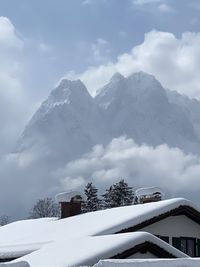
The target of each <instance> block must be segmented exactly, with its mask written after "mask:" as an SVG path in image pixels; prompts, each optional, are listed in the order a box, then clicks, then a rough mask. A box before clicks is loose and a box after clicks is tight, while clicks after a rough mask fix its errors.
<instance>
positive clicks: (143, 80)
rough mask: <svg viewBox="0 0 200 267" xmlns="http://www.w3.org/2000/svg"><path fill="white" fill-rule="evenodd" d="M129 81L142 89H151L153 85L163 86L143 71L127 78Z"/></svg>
mask: <svg viewBox="0 0 200 267" xmlns="http://www.w3.org/2000/svg"><path fill="white" fill-rule="evenodd" d="M127 80H128V81H131V82H133V83H134V84H135V85H137V86H141V87H151V85H152V84H154V85H159V86H161V84H160V83H159V82H158V80H156V78H155V77H154V76H153V75H151V74H148V73H146V72H143V71H140V72H135V73H133V74H131V75H130V76H128V77H127Z"/></svg>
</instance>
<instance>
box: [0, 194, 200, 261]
mask: <svg viewBox="0 0 200 267" xmlns="http://www.w3.org/2000/svg"><path fill="white" fill-rule="evenodd" d="M183 205H186V206H190V207H193V208H194V209H196V210H198V211H200V209H199V208H197V207H196V206H195V205H194V204H193V203H192V202H191V201H189V200H186V199H183V198H174V199H169V200H163V201H159V202H154V203H147V204H140V205H132V206H125V207H119V208H113V209H107V210H102V211H96V212H90V213H86V214H80V215H77V216H73V217H69V218H66V219H56V218H45V219H35V220H24V221H18V222H14V223H10V224H8V225H6V226H3V227H0V255H1V257H4V255H5V257H4V258H6V257H7V255H8V254H9V255H11V253H16V252H17V253H18V255H20V254H21V255H24V254H26V251H27V248H28V250H32V251H34V250H35V249H37V248H39V247H43V246H44V244H46V243H50V242H55V241H56V242H66V241H70V242H71V241H72V240H78V239H81V238H84V237H89V236H97V235H107V234H113V233H116V232H118V231H120V230H122V229H126V228H128V227H131V226H135V225H137V224H139V223H142V222H144V221H146V220H148V219H151V218H153V217H155V216H158V215H160V214H163V213H165V212H168V211H170V210H173V209H175V208H177V207H179V206H183ZM26 244H27V246H26ZM16 247H18V248H17V250H16Z"/></svg>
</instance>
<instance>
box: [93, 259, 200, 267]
mask: <svg viewBox="0 0 200 267" xmlns="http://www.w3.org/2000/svg"><path fill="white" fill-rule="evenodd" d="M138 266H140V267H199V266H200V258H196V259H194V258H190V259H189V258H188V259H136V260H134V259H131V260H101V261H99V262H98V263H97V264H95V265H94V267H138Z"/></svg>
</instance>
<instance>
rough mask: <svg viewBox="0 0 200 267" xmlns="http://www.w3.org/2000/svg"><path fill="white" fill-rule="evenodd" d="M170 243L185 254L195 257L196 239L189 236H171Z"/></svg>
mask: <svg viewBox="0 0 200 267" xmlns="http://www.w3.org/2000/svg"><path fill="white" fill-rule="evenodd" d="M172 245H173V246H174V247H175V248H177V249H179V250H181V251H182V252H184V253H185V254H187V255H189V256H190V257H195V256H196V255H197V253H196V239H195V238H189V237H180V238H177V237H173V239H172Z"/></svg>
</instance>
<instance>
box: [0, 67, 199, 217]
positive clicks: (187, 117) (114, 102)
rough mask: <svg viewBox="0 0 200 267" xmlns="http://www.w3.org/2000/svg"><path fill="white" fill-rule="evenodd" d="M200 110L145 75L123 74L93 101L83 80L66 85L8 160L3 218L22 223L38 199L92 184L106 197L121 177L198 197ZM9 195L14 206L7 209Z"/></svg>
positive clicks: (42, 110)
mask: <svg viewBox="0 0 200 267" xmlns="http://www.w3.org/2000/svg"><path fill="white" fill-rule="evenodd" d="M199 112H200V102H199V101H197V100H194V99H189V98H188V97H185V96H183V95H180V94H178V93H176V92H173V91H170V90H168V89H164V88H163V87H162V85H161V84H160V83H159V81H157V80H156V78H155V77H153V76H152V75H149V74H147V73H143V72H139V73H134V74H132V75H131V76H129V77H126V78H125V77H123V76H122V75H121V74H119V73H116V74H115V75H114V76H113V77H112V78H111V80H110V81H109V83H108V84H107V85H105V86H104V87H103V88H100V89H99V90H98V92H97V94H96V96H95V97H94V98H93V97H91V95H90V94H89V93H88V91H87V88H86V87H85V85H84V84H83V83H82V82H81V81H80V80H75V81H69V80H66V79H64V80H62V81H61V83H60V84H59V85H58V86H57V87H56V88H55V89H54V90H53V91H52V92H51V93H50V95H49V97H48V98H47V99H46V100H45V101H44V102H43V103H42V104H41V106H40V107H39V109H38V110H37V112H36V113H35V114H34V115H33V117H32V119H31V120H30V122H29V123H28V125H27V126H26V128H25V129H24V132H23V134H22V136H21V137H20V139H19V140H18V143H17V144H16V147H15V150H14V151H13V153H10V154H8V155H6V156H5V157H3V158H2V159H1V164H0V173H1V177H2V188H4V190H3V192H2V193H1V194H0V200H1V201H0V203H2V205H1V210H2V213H5V214H7V211H8V210H9V213H10V214H12V216H14V217H15V218H20V217H21V216H25V214H27V212H28V211H29V210H30V207H31V205H33V203H34V202H35V201H36V200H37V199H38V198H44V197H46V196H51V197H54V195H55V194H56V193H58V192H60V191H64V190H69V189H77V190H82V189H83V187H84V186H85V184H86V183H87V182H88V181H92V182H94V184H95V185H96V186H97V187H98V188H99V189H100V193H101V192H103V190H105V188H106V187H107V186H109V185H110V184H112V183H113V182H117V181H118V179H119V178H120V177H123V178H125V179H126V181H127V182H128V183H129V184H130V185H131V186H133V187H134V188H135V189H136V188H138V187H144V186H155V185H156V186H160V187H161V188H163V190H164V191H165V192H166V195H167V194H168V196H169V195H170V196H185V197H189V198H194V199H195V197H196V198H198V195H199V192H198V188H197V187H196V183H197V181H198V180H199V171H200V142H199V139H200V119H199V116H198V114H199ZM16 181H17V182H16ZM13 182H15V186H12V185H13ZM171 184H173V185H174V187H173V188H172V187H171ZM188 190H189V191H188ZM8 191H9V194H10V195H12V198H13V199H14V202H13V201H10V202H9V205H7V206H5V205H3V203H4V202H5V201H6V199H7V194H8V193H7V192H8ZM179 193H180V194H179ZM188 194H189V195H188Z"/></svg>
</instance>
